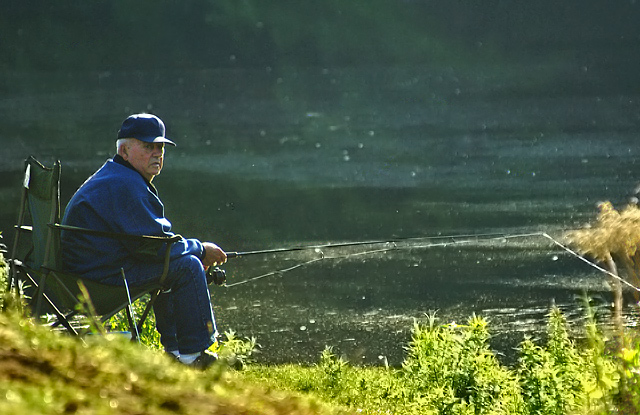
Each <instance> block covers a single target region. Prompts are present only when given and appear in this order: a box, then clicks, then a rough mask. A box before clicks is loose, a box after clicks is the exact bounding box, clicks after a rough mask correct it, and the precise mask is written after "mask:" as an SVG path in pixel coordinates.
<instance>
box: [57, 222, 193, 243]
mask: <svg viewBox="0 0 640 415" xmlns="http://www.w3.org/2000/svg"><path fill="white" fill-rule="evenodd" d="M48 226H49V227H51V228H53V229H59V230H62V231H71V232H80V233H86V234H88V235H94V236H102V237H105V238H113V239H122V240H128V241H135V242H145V241H147V242H152V241H154V242H163V243H170V244H171V243H174V242H177V241H179V240H180V239H182V236H180V235H173V236H153V235H132V234H128V233H117V232H107V231H98V230H95V229H87V228H79V227H77V226H69V225H61V224H59V223H49V224H48Z"/></svg>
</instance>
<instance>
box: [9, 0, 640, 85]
mask: <svg viewBox="0 0 640 415" xmlns="http://www.w3.org/2000/svg"><path fill="white" fill-rule="evenodd" d="M639 11H640V5H639V4H637V3H636V0H624V1H622V0H596V1H589V0H561V1H558V0H536V1H531V0H483V1H480V0H446V1H445V0H404V1H403V0H367V1H339V0H324V1H318V0H306V1H298V0H270V1H264V0H181V1H178V0H153V1H152V0H140V1H135V2H131V1H127V0H91V1H56V2H53V1H50V0H7V1H5V2H3V6H2V13H0V27H1V28H2V30H1V32H2V36H1V38H0V55H1V56H2V59H1V60H0V67H1V68H3V69H9V70H11V69H18V70H66V71H69V70H96V71H103V70H118V69H126V70H130V69H184V68H188V69H198V68H219V67H228V66H236V67H237V66H240V67H247V66H271V67H278V66H308V65H328V66H331V65H336V66H338V65H357V64H432V63H433V64H454V65H463V64H474V63H476V62H498V63H499V62H502V61H524V62H528V61H531V62H539V61H554V60H556V61H557V60H564V61H566V62H570V63H572V64H576V65H581V66H584V67H585V68H588V69H589V70H599V71H607V73H609V74H611V73H612V72H613V73H614V74H615V76H613V77H611V76H609V77H608V78H609V80H610V81H611V80H612V78H613V80H614V81H615V83H618V84H619V86H624V87H635V85H636V84H637V80H638V67H639V63H640V24H638V23H639V22H640V18H639V17H640V13H639Z"/></svg>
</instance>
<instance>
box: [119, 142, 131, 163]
mask: <svg viewBox="0 0 640 415" xmlns="http://www.w3.org/2000/svg"><path fill="white" fill-rule="evenodd" d="M118 154H119V155H120V157H122V158H123V159H125V161H126V160H127V159H128V158H129V143H123V144H122V145H121V146H120V147H119V148H118Z"/></svg>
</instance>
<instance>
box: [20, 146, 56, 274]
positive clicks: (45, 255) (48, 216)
mask: <svg viewBox="0 0 640 415" xmlns="http://www.w3.org/2000/svg"><path fill="white" fill-rule="evenodd" d="M60 170H61V165H60V161H56V162H55V163H54V165H53V167H51V168H49V167H45V166H43V165H42V164H40V163H39V162H38V161H37V160H36V159H35V158H33V157H29V158H28V159H27V160H26V161H25V179H24V192H25V196H26V208H27V209H28V214H29V216H30V217H31V226H32V243H33V253H32V254H31V256H30V257H29V258H28V261H27V262H28V263H29V265H30V266H31V267H32V268H35V269H39V268H41V267H45V268H50V269H58V268H59V266H60V265H61V255H60V231H59V230H58V229H54V228H52V227H51V226H49V224H52V223H60ZM21 225H22V224H18V226H21Z"/></svg>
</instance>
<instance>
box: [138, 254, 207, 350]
mask: <svg viewBox="0 0 640 415" xmlns="http://www.w3.org/2000/svg"><path fill="white" fill-rule="evenodd" d="M162 269H163V264H156V263H154V264H148V263H147V264H136V265H134V266H133V268H130V269H129V270H127V271H126V275H127V280H128V281H129V284H130V285H133V286H135V285H142V284H146V283H150V282H153V281H155V280H157V279H158V278H160V275H161V273H162ZM164 288H165V291H166V292H163V293H162V294H160V295H159V296H158V298H157V299H156V302H155V304H154V306H153V311H154V313H155V316H156V328H157V329H158V332H159V333H160V342H161V343H162V346H163V347H164V348H165V350H167V351H175V350H178V351H179V352H180V354H187V353H197V352H201V351H203V350H206V349H208V348H209V346H211V345H212V344H213V343H214V342H215V341H216V337H217V335H218V331H217V329H216V320H215V317H214V315H213V309H212V308H211V297H210V294H209V287H208V286H207V278H206V275H205V271H204V268H203V266H202V262H200V259H199V258H197V257H196V256H194V255H186V256H183V257H180V258H177V259H174V260H171V262H170V264H169V272H168V274H167V277H166V279H165V284H164Z"/></svg>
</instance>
